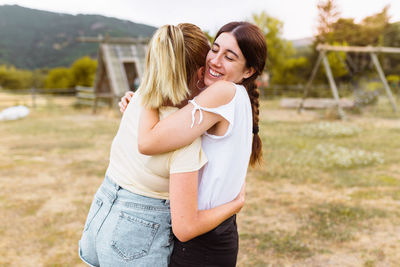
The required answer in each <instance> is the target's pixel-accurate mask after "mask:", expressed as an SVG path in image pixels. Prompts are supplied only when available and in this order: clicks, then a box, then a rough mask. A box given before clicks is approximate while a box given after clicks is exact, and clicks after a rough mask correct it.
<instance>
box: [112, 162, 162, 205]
mask: <svg viewBox="0 0 400 267" xmlns="http://www.w3.org/2000/svg"><path fill="white" fill-rule="evenodd" d="M106 176H109V177H110V178H111V179H112V180H113V181H114V182H115V183H117V184H118V185H119V186H121V187H123V188H124V189H126V190H128V191H131V192H133V193H136V194H139V195H144V196H147V197H154V198H163V199H168V198H169V179H168V178H164V177H160V176H157V175H152V174H149V173H147V172H146V171H144V170H140V169H134V168H132V169H129V170H126V169H125V170H121V169H120V168H116V167H115V166H114V165H113V164H111V162H110V165H109V166H108V168H107V171H106Z"/></svg>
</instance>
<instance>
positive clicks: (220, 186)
mask: <svg viewBox="0 0 400 267" xmlns="http://www.w3.org/2000/svg"><path fill="white" fill-rule="evenodd" d="M235 87H236V92H235V96H234V97H233V99H232V100H231V101H230V102H229V103H228V104H225V105H222V106H219V107H217V108H205V107H201V106H199V105H198V104H197V103H196V99H195V98H194V99H193V100H190V101H189V102H190V103H192V104H193V105H194V108H193V111H192V126H193V124H194V123H199V124H200V123H201V120H202V117H203V116H202V111H207V112H212V113H216V114H219V115H221V116H222V117H224V118H225V119H226V120H227V121H228V122H229V127H228V130H227V131H226V133H225V134H224V135H223V136H216V135H212V134H208V133H205V134H204V135H203V136H202V144H201V146H202V148H203V151H204V152H205V154H206V155H207V158H208V163H207V164H206V165H205V166H204V167H203V168H202V169H201V170H200V173H199V174H200V175H199V177H200V178H199V187H198V188H199V194H198V201H199V203H198V207H199V209H201V210H204V209H210V208H214V207H216V206H218V205H221V204H224V203H227V202H229V201H231V200H233V199H235V198H236V196H237V195H238V194H239V192H240V190H241V188H242V185H243V183H244V181H245V178H246V174H247V168H248V165H249V160H250V155H251V148H252V141H253V133H252V129H253V117H252V111H251V103H250V99H249V96H248V94H247V91H246V89H245V88H244V87H243V86H242V85H238V84H235ZM196 112H200V114H199V115H200V116H199V117H200V118H199V121H198V122H195V116H194V115H195V113H196Z"/></svg>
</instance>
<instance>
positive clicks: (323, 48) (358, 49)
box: [298, 44, 400, 119]
mask: <svg viewBox="0 0 400 267" xmlns="http://www.w3.org/2000/svg"><path fill="white" fill-rule="evenodd" d="M316 49H317V50H318V51H319V55H318V59H317V61H316V63H315V65H314V68H313V70H312V73H311V76H310V78H309V80H308V82H307V84H306V86H305V88H304V93H303V97H302V99H301V101H300V104H299V105H298V112H301V111H302V110H303V108H304V102H305V100H306V98H307V95H308V93H309V91H310V88H311V84H312V82H313V80H314V78H315V75H316V74H317V71H318V68H319V66H320V64H321V62H322V63H323V65H324V68H325V73H326V76H327V79H328V81H329V87H330V89H331V92H332V95H333V99H334V102H335V105H336V108H337V110H338V114H339V116H340V118H341V119H344V118H345V117H346V116H345V113H344V111H343V109H342V106H341V104H340V98H339V92H338V89H337V86H336V83H335V80H334V77H333V74H332V70H331V68H330V66H329V61H328V58H327V56H326V53H327V52H330V51H332V52H345V53H349V52H353V53H368V54H369V55H370V56H371V60H372V62H373V64H374V66H375V68H376V71H377V72H378V74H379V78H380V80H381V82H382V83H383V86H384V88H385V92H386V96H387V97H388V99H389V101H390V104H391V106H392V109H393V112H397V106H396V101H395V99H394V97H393V94H392V91H391V90H390V87H389V84H388V82H387V80H386V77H385V74H384V72H383V69H382V67H381V65H380V63H379V60H378V56H377V54H378V53H392V54H400V48H397V47H371V46H366V47H362V46H332V45H326V44H319V45H318V46H317V48H316Z"/></svg>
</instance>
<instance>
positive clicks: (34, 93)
mask: <svg viewBox="0 0 400 267" xmlns="http://www.w3.org/2000/svg"><path fill="white" fill-rule="evenodd" d="M31 95H32V108H34V109H36V89H35V87H32V88H31Z"/></svg>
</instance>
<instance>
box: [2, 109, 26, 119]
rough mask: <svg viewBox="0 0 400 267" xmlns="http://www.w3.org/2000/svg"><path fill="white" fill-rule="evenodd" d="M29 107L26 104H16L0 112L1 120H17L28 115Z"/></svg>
mask: <svg viewBox="0 0 400 267" xmlns="http://www.w3.org/2000/svg"><path fill="white" fill-rule="evenodd" d="M28 114H29V108H27V107H25V106H14V107H10V108H6V109H4V110H3V111H1V112H0V121H10V120H17V119H20V118H24V117H26V116H28Z"/></svg>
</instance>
